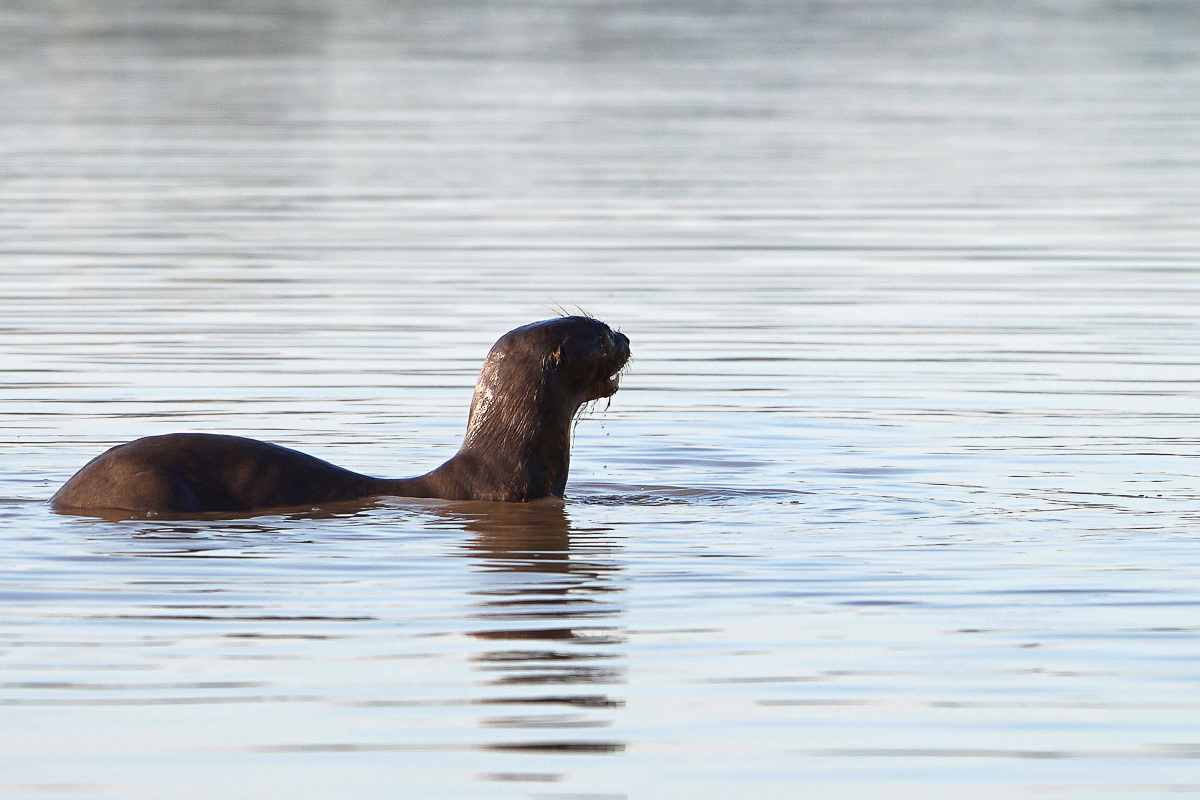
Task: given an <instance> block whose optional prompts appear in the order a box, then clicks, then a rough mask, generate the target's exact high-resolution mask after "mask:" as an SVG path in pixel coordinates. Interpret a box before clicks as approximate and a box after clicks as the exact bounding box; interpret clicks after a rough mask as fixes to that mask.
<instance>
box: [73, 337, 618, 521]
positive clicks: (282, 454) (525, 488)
mask: <svg viewBox="0 0 1200 800" xmlns="http://www.w3.org/2000/svg"><path fill="white" fill-rule="evenodd" d="M628 360H629V339H628V338H626V337H625V336H624V335H623V334H621V333H618V332H616V331H614V330H612V329H611V328H609V327H608V326H607V325H605V324H604V323H603V322H600V321H599V320H595V319H591V318H589V317H561V318H558V319H551V320H545V321H543V322H535V323H532V324H530V325H525V326H523V327H520V328H517V329H516V330H514V331H510V332H508V333H506V334H505V335H504V336H502V337H500V340H499V341H497V342H496V344H495V345H494V346H493V347H492V349H491V351H490V352H489V353H488V356H487V359H486V360H485V361H484V364H483V369H482V370H481V371H480V373H479V381H478V383H477V384H476V386H475V396H474V398H473V399H472V400H471V414H470V418H469V421H468V423H467V434H466V437H465V438H464V439H463V443H462V447H461V448H459V451H458V453H457V454H456V455H455V456H454V457H453V458H451V459H450V460H449V461H447V462H446V463H445V464H442V465H441V466H440V467H438V468H437V469H435V470H433V471H432V472H429V473H426V474H425V475H420V476H418V477H416V478H398V479H385V478H372V477H370V476H368V475H360V474H359V473H357V472H351V471H350V470H346V469H342V468H341V467H336V466H334V465H333V464H330V463H328V462H326V461H322V460H320V459H318V458H314V457H313V456H309V455H306V454H304V453H300V452H297V451H295V450H290V449H288V448H286V447H280V446H279V445H274V444H268V443H266V442H260V441H257V440H254V439H244V438H241V437H238V436H223V435H217V434H205V433H175V434H168V435H166V436H150V437H147V438H145V439H138V440H136V441H133V442H129V443H128V444H123V445H118V446H117V447H114V448H112V449H111V450H109V451H107V452H105V453H103V454H101V455H99V456H97V457H96V458H95V459H93V460H92V461H90V462H89V463H88V464H87V465H86V466H84V468H83V469H81V470H80V471H79V472H77V473H76V474H75V476H74V477H72V478H71V479H70V480H69V481H67V483H66V484H65V485H64V486H63V487H62V488H61V489H59V490H58V492H57V493H56V494H55V495H54V497H53V498H52V499H51V503H52V504H53V505H54V506H55V507H56V508H58V509H61V510H64V511H100V510H105V509H108V510H120V511H135V512H137V511H141V512H146V511H154V512H174V513H185V514H186V513H195V512H204V511H226V512H229V511H232V512H241V511H256V510H259V509H269V508H281V507H286V506H296V505H305V504H320V503H331V502H336V501H340V500H353V499H357V498H366V497H376V496H385V495H392V496H399V497H440V498H444V499H447V500H515V501H522V500H534V499H536V498H539V497H547V496H551V497H562V496H563V494H564V492H565V489H566V485H567V472H568V469H569V467H570V461H571V425H572V422H573V421H574V418H575V414H576V412H577V411H578V410H579V409H580V407H581V406H583V405H584V404H585V403H588V402H590V401H592V400H599V399H600V398H603V397H610V396H611V395H613V394H614V393H615V392H616V391H617V385H618V384H617V379H618V374H619V373H620V371H621V369H622V368H623V367H624V366H625V364H626V362H627V361H628Z"/></svg>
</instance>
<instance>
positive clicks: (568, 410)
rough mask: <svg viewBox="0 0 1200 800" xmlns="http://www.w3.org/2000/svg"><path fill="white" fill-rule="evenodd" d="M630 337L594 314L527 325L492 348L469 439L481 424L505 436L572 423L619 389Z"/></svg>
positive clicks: (477, 389) (478, 388)
mask: <svg viewBox="0 0 1200 800" xmlns="http://www.w3.org/2000/svg"><path fill="white" fill-rule="evenodd" d="M628 361H629V339H628V338H627V337H626V336H625V335H624V334H622V333H619V332H617V331H614V330H613V329H612V328H610V327H608V326H607V325H605V324H604V323H603V322H600V321H599V320H596V319H592V318H591V317H559V318H558V319H549V320H544V321H542V322H534V323H531V324H529V325H524V326H522V327H520V328H517V329H516V330H513V331H509V332H508V333H506V334H504V336H501V337H500V339H499V341H497V342H496V344H495V345H493V346H492V349H491V351H490V352H489V353H488V356H487V359H486V360H485V361H484V364H483V369H482V370H481V371H480V373H479V381H478V383H477V384H476V385H475V397H474V398H473V399H472V401H471V417H470V421H469V423H468V425H467V442H470V441H472V440H473V439H474V438H475V437H476V436H477V435H478V434H479V433H480V432H481V430H482V429H484V428H491V429H496V431H495V432H498V429H505V431H506V434H505V436H506V438H511V437H512V436H514V435H516V436H520V435H522V434H529V435H536V433H535V431H538V430H543V429H544V428H545V427H546V425H547V424H549V425H550V426H551V427H559V426H569V425H570V422H571V420H572V418H573V417H574V416H575V412H576V411H578V410H579V408H580V406H582V405H584V404H585V403H589V402H591V401H593V400H599V399H600V398H603V397H610V396H612V395H613V394H615V393H616V391H617V388H618V386H619V375H620V372H621V370H622V369H623V368H624V366H625V364H626V362H628Z"/></svg>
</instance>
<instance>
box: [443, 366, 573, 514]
mask: <svg viewBox="0 0 1200 800" xmlns="http://www.w3.org/2000/svg"><path fill="white" fill-rule="evenodd" d="M538 373H539V374H537V375H536V376H530V379H529V380H526V381H522V383H524V384H525V391H524V392H523V393H522V394H523V397H522V398H521V400H520V402H519V403H512V402H511V399H512V398H513V397H514V393H513V392H512V376H511V375H509V376H507V377H506V385H505V387H504V393H503V394H501V393H500V391H499V386H498V384H499V379H498V377H497V375H496V374H495V372H493V371H485V373H484V374H483V375H481V376H480V380H479V384H478V385H477V386H476V389H475V397H474V398H473V399H472V401H471V416H470V419H469V420H468V422H467V432H466V435H465V436H464V437H463V443H462V447H460V448H459V451H458V455H456V456H455V458H454V459H452V461H458V462H459V464H458V466H459V469H461V470H462V471H463V473H464V477H469V478H470V479H472V480H473V481H474V482H475V491H476V492H478V493H480V494H490V495H492V497H491V498H490V499H505V500H531V499H534V498H537V497H545V496H547V495H551V496H554V497H562V496H563V494H564V493H565V491H566V486H567V474H568V472H569V471H570V466H571V422H572V420H573V419H574V417H575V411H576V410H577V406H576V405H575V404H574V403H572V402H571V401H570V399H569V398H567V397H565V396H564V393H563V392H561V391H559V386H558V380H557V377H556V376H555V375H553V374H552V373H551V374H544V373H543V372H542V371H541V370H538ZM518 396H519V395H518ZM481 499H482V498H481Z"/></svg>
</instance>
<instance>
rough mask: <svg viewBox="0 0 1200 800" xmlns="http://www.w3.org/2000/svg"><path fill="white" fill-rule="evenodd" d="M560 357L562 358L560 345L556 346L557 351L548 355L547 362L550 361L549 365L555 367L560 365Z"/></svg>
mask: <svg viewBox="0 0 1200 800" xmlns="http://www.w3.org/2000/svg"><path fill="white" fill-rule="evenodd" d="M562 357H563V356H562V345H561V344H560V345H559V346H558V349H557V350H555V351H554V352H553V353H551V354H550V358H549V361H550V363H551V365H553V366H555V367H557V366H558V365H559V364H561V363H562Z"/></svg>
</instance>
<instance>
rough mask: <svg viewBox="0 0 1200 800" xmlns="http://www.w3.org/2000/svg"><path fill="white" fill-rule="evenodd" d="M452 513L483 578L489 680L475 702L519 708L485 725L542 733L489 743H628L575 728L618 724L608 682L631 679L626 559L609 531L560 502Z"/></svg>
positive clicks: (480, 661)
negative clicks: (578, 520) (625, 624)
mask: <svg viewBox="0 0 1200 800" xmlns="http://www.w3.org/2000/svg"><path fill="white" fill-rule="evenodd" d="M448 513H450V514H452V515H453V516H455V517H457V518H460V519H461V520H462V521H463V529H464V530H467V531H470V532H471V533H472V534H473V538H471V539H470V540H468V541H466V542H465V543H464V545H463V548H462V554H463V555H464V556H465V557H466V558H468V559H470V560H471V562H472V563H473V564H474V565H475V566H476V567H477V568H478V575H479V577H480V579H481V586H480V587H479V588H478V589H476V590H475V591H474V594H475V596H476V597H477V598H478V600H477V602H476V604H475V608H476V611H475V614H474V618H475V619H477V620H479V622H480V627H479V628H478V629H476V630H474V631H472V632H471V634H470V635H471V636H473V637H474V638H476V639H478V640H479V641H481V642H485V643H486V646H485V648H484V649H483V650H481V651H480V652H477V653H475V654H474V655H472V656H471V662H472V663H473V665H474V668H475V670H476V671H477V672H478V673H479V674H480V676H481V680H480V685H481V686H482V687H483V688H484V694H483V696H482V697H480V698H478V700H477V702H478V703H480V704H481V705H486V706H505V707H510V708H511V710H510V711H509V712H508V713H502V714H501V713H496V714H489V715H486V716H484V717H483V718H482V719H481V720H480V725H481V726H482V727H483V728H485V729H488V730H505V731H524V732H533V731H536V732H537V739H536V740H533V741H530V740H528V738H527V737H528V736H529V733H525V734H524V735H522V734H513V735H509V736H507V737H505V738H503V739H502V740H500V741H496V742H493V743H491V744H489V745H488V746H487V747H488V749H495V750H518V751H535V752H575V753H613V752H620V751H621V750H623V749H624V746H625V745H624V743H623V742H619V741H613V740H597V739H593V738H590V737H588V738H577V737H576V736H575V735H573V734H577V733H578V732H581V731H584V730H595V729H602V728H607V727H609V726H611V725H612V720H611V719H610V718H609V717H608V716H607V713H608V712H610V711H611V710H612V709H616V708H620V707H622V706H623V705H624V703H623V701H622V700H620V699H618V698H615V697H613V696H612V695H611V694H610V690H609V688H608V687H612V686H618V685H622V684H624V682H625V666H624V663H623V662H624V659H625V657H626V656H625V652H624V648H623V646H624V644H625V642H626V637H625V635H624V631H623V628H622V627H621V625H620V624H619V622H620V617H621V616H622V614H623V613H624V611H625V609H624V606H623V605H622V604H621V603H620V602H619V601H620V599H621V596H622V592H623V587H622V586H621V585H620V583H619V580H618V578H619V574H620V572H621V565H620V563H619V561H618V560H617V558H616V557H617V554H618V548H617V546H616V545H615V544H614V543H613V541H612V539H611V538H610V536H609V535H608V532H607V531H606V530H604V529H592V530H583V529H579V528H575V527H573V526H572V524H571V520H570V516H569V514H568V512H567V509H566V507H565V505H564V504H563V503H561V502H558V501H539V502H534V503H523V504H499V503H477V504H457V505H455V506H454V507H453V508H452V510H450V511H449V512H448ZM551 731H564V732H565V731H571V732H572V734H569V735H568V734H560V735H549V736H548V733H549V732H551ZM514 736H515V737H516V738H514Z"/></svg>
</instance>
